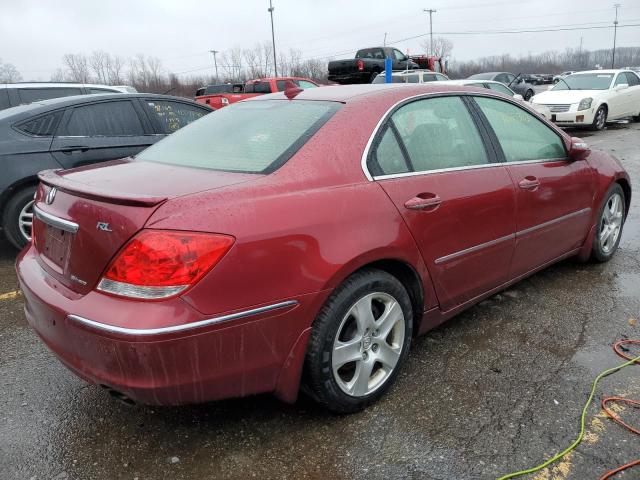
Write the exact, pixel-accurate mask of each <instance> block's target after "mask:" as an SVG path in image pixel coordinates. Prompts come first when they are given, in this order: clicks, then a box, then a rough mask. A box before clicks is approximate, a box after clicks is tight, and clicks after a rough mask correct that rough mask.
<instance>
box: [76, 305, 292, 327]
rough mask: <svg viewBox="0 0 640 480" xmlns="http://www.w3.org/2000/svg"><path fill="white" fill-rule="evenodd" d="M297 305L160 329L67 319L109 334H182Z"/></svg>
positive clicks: (253, 309)
mask: <svg viewBox="0 0 640 480" xmlns="http://www.w3.org/2000/svg"><path fill="white" fill-rule="evenodd" d="M294 305H298V302H297V301H296V300H287V301H286V302H279V303H274V304H272V305H266V306H264V307H258V308H252V309H250V310H244V311H242V312H236V313H231V314H229V315H222V316H220V317H213V318H209V319H206V320H200V321H198V322H191V323H185V324H182V325H172V326H170V327H160V328H126V327H117V326H115V325H109V324H106V323H102V322H96V321H95V320H89V319H88V318H84V317H81V316H79V315H71V314H70V315H67V319H69V320H73V321H74V322H78V323H80V324H83V325H86V326H89V327H92V328H95V329H98V330H103V331H107V332H111V333H120V334H123V335H159V334H164V333H174V332H183V331H185V330H191V329H194V328H199V327H205V326H208V325H215V324H216V323H222V322H228V321H230V320H237V319H239V318H246V317H249V316H251V315H257V314H259V313H265V312H270V311H272V310H279V309H281V308H286V307H293V306H294Z"/></svg>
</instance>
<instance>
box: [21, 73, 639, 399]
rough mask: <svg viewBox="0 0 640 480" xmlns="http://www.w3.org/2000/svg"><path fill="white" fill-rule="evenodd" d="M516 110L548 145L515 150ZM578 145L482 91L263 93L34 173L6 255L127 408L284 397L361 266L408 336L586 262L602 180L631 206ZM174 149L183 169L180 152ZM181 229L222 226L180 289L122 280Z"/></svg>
mask: <svg viewBox="0 0 640 480" xmlns="http://www.w3.org/2000/svg"><path fill="white" fill-rule="evenodd" d="M430 102H431V103H430ZM434 102H435V103H434ZM425 108H426V110H425ZM505 111H507V113H506V114H505V113H504V112H505ZM500 112H502V113H500ZM512 114H513V115H515V116H516V117H518V118H521V117H526V118H527V122H530V123H528V124H527V126H526V127H527V128H528V129H530V130H531V129H535V131H536V132H538V133H536V135H539V137H540V139H542V140H540V141H543V140H544V139H547V138H550V139H551V140H549V141H550V142H554V146H553V147H549V146H547V145H546V144H545V145H543V144H540V145H542V146H540V145H537V146H535V145H534V146H535V147H536V148H537V149H538V150H536V151H537V152H539V157H540V158H527V159H526V160H517V159H514V158H512V157H513V155H516V156H517V155H518V152H519V151H520V150H519V147H518V145H519V144H518V142H517V140H518V139H517V136H516V137H514V138H509V136H508V132H507V136H506V137H505V132H504V129H503V127H504V125H503V124H501V123H500V121H501V120H500V118H503V117H500V115H503V116H504V115H507V117H508V118H509V119H511V118H513V117H509V115H512ZM507 117H505V118H507ZM260 119H261V120H262V121H263V122H266V123H268V125H266V126H265V125H263V124H260V122H259V120H260ZM421 119H426V120H424V121H425V122H426V123H425V124H423V125H419V124H420V122H421V121H423V120H421ZM247 123H248V124H249V125H247V127H246V128H247V129H246V130H242V128H241V127H240V126H241V125H245V124H247ZM507 123H510V121H508V122H507ZM228 124H230V125H231V126H230V127H229V128H236V125H237V128H236V130H234V131H238V132H240V133H238V135H245V136H244V137H242V138H240V137H233V136H231V137H232V138H228V139H227V140H228V142H227V143H229V145H233V148H232V147H229V148H227V147H226V143H225V141H224V138H223V137H219V136H218V135H223V134H224V135H226V134H227V133H228V132H227V130H225V129H226V128H227V127H226V126H225V125H228ZM425 125H426V127H428V128H426V129H425V128H422V130H420V128H421V127H425ZM457 126H464V127H465V128H464V131H469V130H470V129H471V130H474V131H475V134H474V135H475V136H473V138H471V137H468V136H467V137H465V136H459V135H460V131H462V130H460V131H458V130H456V128H457ZM430 129H431V130H430ZM206 132H209V133H208V136H209V137H211V138H209V139H208V138H206V137H207V135H204V133H206ZM243 132H244V133H243ZM292 132H293V133H292ZM296 132H297V133H296ZM456 132H458V133H456ZM520 133H521V134H523V135H527V136H531V133H530V132H529V131H527V130H526V129H525V130H523V131H521V132H520ZM534 136H535V135H534ZM202 137H205V138H202ZM536 138H537V137H536ZM181 139H183V140H181ZM274 139H276V140H277V139H279V140H277V141H276V140H274ZM187 140H188V142H187V144H188V145H189V147H188V148H184V149H183V150H182V149H181V148H182V147H181V145H183V143H182V142H183V141H187ZM209 140H211V142H209ZM544 141H546V140H544ZM274 142H275V143H274ZM278 142H283V144H282V145H279V144H278ZM200 144H201V146H202V148H204V149H205V150H206V151H207V152H209V153H208V156H207V158H209V159H211V158H214V159H215V161H214V162H213V164H210V163H207V162H208V160H206V159H205V160H203V159H202V157H201V156H199V155H198V152H196V150H198V148H199V146H198V145H200ZM212 144H215V148H214V147H212V146H211V145H212ZM194 145H195V146H194ZM221 145H222V146H221ZM575 146H576V142H575V140H574V141H572V139H571V138H570V137H568V136H567V135H566V134H565V133H563V132H562V131H561V130H559V129H557V128H556V127H555V126H553V125H552V124H549V123H548V122H546V121H545V120H544V119H542V118H540V117H539V116H537V115H536V114H535V113H533V112H532V111H531V110H529V108H528V107H527V106H525V105H523V104H522V102H517V101H514V100H513V99H511V98H507V97H506V96H501V95H499V94H495V93H493V92H490V91H488V90H486V89H470V88H465V87H458V86H440V85H438V84H437V83H435V84H431V85H415V86H409V85H378V86H344V87H334V88H322V89H312V90H305V91H298V92H296V95H295V98H294V95H289V96H287V95H285V94H282V93H280V94H274V95H269V96H261V97H257V98H255V99H251V100H249V101H247V102H242V103H238V104H236V105H232V106H230V107H228V108H225V109H223V110H221V111H220V112H217V113H216V114H215V115H210V116H207V117H205V118H203V119H201V120H198V121H196V122H194V123H193V124H191V125H189V126H187V127H185V128H184V129H182V130H180V131H179V132H177V133H176V134H174V135H172V136H171V137H168V138H167V139H166V140H163V141H161V142H159V143H157V144H156V145H155V146H154V147H152V148H150V149H148V150H147V151H146V152H145V153H143V154H142V155H140V156H139V157H138V158H136V159H130V160H124V161H116V162H111V163H108V164H105V165H102V166H90V167H83V168H79V169H75V170H67V171H48V172H45V173H42V174H41V175H40V179H41V184H40V186H39V188H38V191H37V196H36V200H35V208H36V220H35V222H34V232H35V242H34V243H33V244H31V245H29V246H28V247H27V248H26V249H25V250H24V251H23V252H22V253H21V255H20V257H19V258H18V261H17V272H18V276H19V279H20V285H21V288H22V291H23V292H24V296H25V304H26V305H25V311H26V316H27V319H28V321H29V323H30V324H31V326H32V327H33V328H34V330H35V331H36V332H37V333H38V335H39V336H40V337H41V338H42V340H43V341H44V342H45V343H46V344H47V345H48V347H49V348H50V349H51V350H52V351H53V352H54V353H55V354H56V355H57V356H58V358H60V360H61V361H62V362H63V363H64V364H65V365H66V366H68V367H69V368H70V369H71V370H72V371H74V372H75V373H76V374H77V375H79V376H80V377H82V378H84V379H86V380H87V381H88V382H91V383H94V384H99V385H102V386H105V387H107V388H108V389H110V390H111V391H117V392H119V393H120V394H121V395H124V396H126V397H128V398H131V399H133V400H135V401H138V402H142V403H146V404H165V405H167V404H170V405H175V404H185V403H193V402H204V401H209V400H215V399H222V398H228V397H237V396H245V395H250V394H257V393H261V392H272V393H275V395H276V396H277V397H279V398H280V399H282V400H285V401H288V402H292V401H294V400H295V399H296V397H297V394H298V391H299V387H300V382H301V379H302V378H303V370H304V367H305V358H306V357H305V356H306V355H307V354H308V352H307V349H308V344H309V337H310V335H311V334H312V332H313V329H314V326H315V323H314V321H315V320H316V319H317V318H318V316H319V315H320V314H321V313H320V312H321V311H322V308H323V306H326V305H327V302H330V301H331V298H332V296H335V295H336V292H338V291H339V290H340V289H343V288H344V285H345V281H347V279H349V278H352V276H353V275H354V273H355V272H360V271H363V269H365V270H368V271H369V270H370V269H376V271H384V272H386V273H387V274H389V275H391V276H393V277H395V278H396V279H398V280H399V281H400V282H401V283H402V285H403V287H402V288H404V289H406V291H407V292H408V298H409V299H410V303H411V305H410V307H407V308H408V309H407V310H406V311H407V312H411V318H409V319H407V321H409V322H411V325H412V329H413V333H414V334H418V333H424V332H426V331H428V330H429V329H431V328H434V327H435V326H437V325H439V324H440V323H442V322H443V321H445V320H446V319H448V318H450V317H452V316H453V315H455V314H456V313H458V312H460V311H462V310H464V309H465V308H467V307H469V306H471V305H473V304H475V303H477V302H478V301H480V300H482V299H483V298H486V297H487V296H489V295H492V294H493V293H495V292H497V291H499V290H501V289H504V288H506V287H507V286H509V285H510V284H512V283H514V282H516V281H518V280H519V279H521V278H524V277H526V276H528V275H530V274H532V273H533V272H535V271H537V270H539V269H541V268H544V267H545V266H547V265H550V264H552V263H554V262H556V261H558V260H561V259H563V258H566V257H569V256H576V255H577V256H579V257H580V258H583V259H586V258H588V257H589V254H590V252H591V243H592V241H593V238H594V235H595V234H596V230H597V228H598V220H597V219H598V212H599V211H600V209H601V205H602V202H603V201H604V200H603V199H604V196H605V193H606V192H607V191H608V189H610V188H611V186H612V185H614V184H616V182H618V183H619V185H621V187H622V188H623V189H624V192H625V194H627V195H626V202H627V206H628V202H629V199H630V187H629V178H628V176H627V174H626V172H625V171H624V170H623V168H622V167H621V166H620V164H619V163H618V162H617V161H616V160H615V159H613V158H611V157H610V156H608V155H606V154H603V153H600V152H597V151H593V152H590V153H589V152H588V151H586V152H582V153H581V157H580V158H577V157H576V156H575V155H574V154H573V153H572V150H574V149H575V148H576V147H575ZM538 147H540V148H538ZM174 148H178V149H179V150H178V151H179V152H181V153H182V155H181V156H180V157H181V158H182V159H186V160H185V162H187V163H188V164H180V162H179V161H175V162H174V161H173V160H174V159H175V158H174V157H172V155H173V154H175V153H176V152H175V151H174V150H173V149H174ZM211 148H213V150H207V149H211ZM434 152H435V153H434ZM574 153H575V152H574ZM421 155H424V158H422V157H421ZM434 155H435V156H434ZM176 158H177V157H176ZM247 159H252V160H251V161H247ZM256 159H257V160H256ZM259 159H265V163H260V161H259ZM271 160H273V161H271ZM142 178H147V179H149V180H150V181H147V182H142V181H141V179H142ZM51 192H54V193H53V194H52V193H51ZM625 212H626V210H625ZM105 224H106V227H105ZM176 235H177V236H178V237H179V238H180V239H181V240H180V241H183V243H184V242H187V243H188V242H191V241H193V242H198V241H201V240H202V241H209V240H211V239H213V240H214V242H218V243H215V244H214V247H212V248H215V249H216V251H219V252H220V255H218V258H216V259H215V261H214V262H213V263H212V265H209V266H208V267H207V266H205V267H203V268H204V271H203V272H200V273H199V274H201V276H200V277H198V279H197V281H194V282H192V283H190V284H188V285H186V286H184V288H182V289H181V287H175V285H168V286H167V285H164V286H154V285H142V284H143V283H144V278H143V279H142V280H140V278H138V280H137V281H134V280H131V281H130V283H127V282H128V281H129V280H127V278H129V277H127V275H133V273H132V271H134V270H135V271H137V266H135V265H131V264H127V261H129V259H131V258H137V257H136V255H137V254H136V249H138V252H139V251H140V250H144V249H145V248H147V247H146V246H145V241H146V240H145V239H146V238H156V237H158V236H159V238H165V240H166V242H171V241H173V240H172V239H173V238H175V236H176ZM199 235H202V236H203V237H199ZM194 238H195V240H193V239H194ZM136 242H137V243H136ZM172 245H174V244H172ZM193 245H194V248H193V251H196V250H197V243H193ZM172 248H174V247H172ZM181 248H183V247H182V246H179V245H178V244H177V243H176V244H175V249H176V250H180V249H181ZM149 255H150V256H152V255H153V252H151V253H150V254H149ZM185 258H186V257H185ZM145 261H147V260H145ZM192 261H193V258H191V260H189V259H186V260H185V262H186V264H189V265H191V263H189V262H192ZM122 265H124V267H127V265H128V266H129V269H128V270H127V268H124V267H123V268H120V267H121V266H122ZM119 275H123V276H122V277H120V276H119ZM347 283H348V282H347ZM174 287H175V288H177V290H171V288H174Z"/></svg>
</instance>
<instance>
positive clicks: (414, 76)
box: [371, 70, 449, 83]
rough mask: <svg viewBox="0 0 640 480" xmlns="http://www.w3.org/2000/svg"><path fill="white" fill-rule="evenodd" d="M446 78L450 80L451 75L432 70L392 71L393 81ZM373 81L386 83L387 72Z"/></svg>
mask: <svg viewBox="0 0 640 480" xmlns="http://www.w3.org/2000/svg"><path fill="white" fill-rule="evenodd" d="M444 80H449V77H447V76H446V75H444V74H442V73H438V72H432V71H431V70H405V71H404V72H392V73H391V83H427V82H442V81H444ZM371 83H386V78H385V72H382V73H379V74H378V75H377V76H376V78H374V79H373V82H371Z"/></svg>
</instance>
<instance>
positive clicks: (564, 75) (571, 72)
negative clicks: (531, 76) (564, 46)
mask: <svg viewBox="0 0 640 480" xmlns="http://www.w3.org/2000/svg"><path fill="white" fill-rule="evenodd" d="M574 73H576V72H574V71H573V70H569V71H568V72H562V73H561V74H559V75H556V76H554V77H553V83H558V82H559V81H560V80H562V79H563V78H564V77H568V76H569V75H571V74H574Z"/></svg>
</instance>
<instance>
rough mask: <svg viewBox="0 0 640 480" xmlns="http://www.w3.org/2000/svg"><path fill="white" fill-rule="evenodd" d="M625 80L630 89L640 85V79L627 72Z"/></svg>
mask: <svg viewBox="0 0 640 480" xmlns="http://www.w3.org/2000/svg"><path fill="white" fill-rule="evenodd" d="M627 80H628V81H629V86H630V87H635V86H636V85H640V79H639V78H638V75H636V74H635V73H633V72H627Z"/></svg>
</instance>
